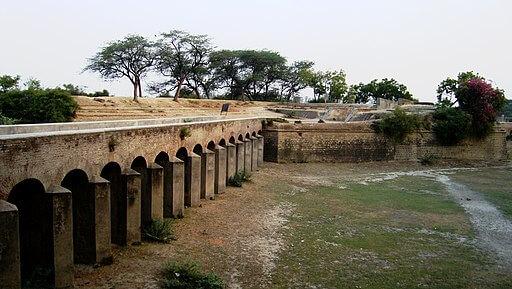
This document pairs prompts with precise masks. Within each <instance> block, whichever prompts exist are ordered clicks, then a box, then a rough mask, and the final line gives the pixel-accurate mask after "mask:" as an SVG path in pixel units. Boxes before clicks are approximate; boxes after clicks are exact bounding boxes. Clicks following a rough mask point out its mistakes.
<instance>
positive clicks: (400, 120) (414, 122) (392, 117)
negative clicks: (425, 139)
mask: <svg viewBox="0 0 512 289" xmlns="http://www.w3.org/2000/svg"><path fill="white" fill-rule="evenodd" d="M423 125H424V124H423V120H422V119H421V117H420V116H418V115H415V114H408V113H406V112H405V111H404V110H403V109H400V108H396V109H395V110H394V111H393V113H391V114H389V115H387V116H385V117H384V118H382V119H381V120H379V121H377V122H375V123H374V125H373V128H374V130H375V131H376V132H378V133H384V134H385V135H386V136H387V137H388V138H390V139H391V140H392V141H393V142H394V143H397V144H398V143H403V142H404V141H405V139H406V138H407V136H408V135H409V134H410V133H413V132H415V131H418V130H420V129H421V128H423Z"/></svg>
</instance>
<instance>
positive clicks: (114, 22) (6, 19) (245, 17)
mask: <svg viewBox="0 0 512 289" xmlns="http://www.w3.org/2000/svg"><path fill="white" fill-rule="evenodd" d="M511 13H512V1H509V0H501V1H500V0H480V1H475V0H460V1H458V0H393V1H389V0H388V1H384V0H374V1H371V0H358V1H356V0H352V1H341V0H314V1H313V0H308V1H306V0H258V1H256V0H254V1H241V0H238V1H236V0H215V1H206V0H203V1H194V0H189V1H170V0H167V1H164V0H161V1H156V0H154V1H151V0H146V1H140V0H139V1H133V0H123V1H121V0H111V1H105V0H88V1H69V0H67V1H65V0H53V1H50V0H47V1H45V0H37V1H36V0H32V1H28V0H17V1H8V0H4V1H2V3H1V5H0V27H1V28H0V29H1V39H2V41H1V43H0V75H1V74H18V75H21V76H22V77H24V78H25V79H26V78H28V77H33V78H37V79H39V80H41V82H42V83H43V85H45V86H51V87H53V86H57V85H61V84H63V83H73V84H78V85H83V86H86V87H87V89H88V90H91V91H93V90H101V89H103V88H106V89H108V90H109V91H111V92H112V93H114V94H115V95H130V94H131V87H130V85H131V84H130V83H129V81H127V80H120V81H115V82H104V81H102V80H101V79H100V77H99V76H98V75H95V74H92V73H83V74H82V73H81V71H82V69H83V67H84V66H85V65H86V60H87V58H88V57H91V56H92V55H93V54H94V53H95V52H96V51H97V50H98V48H99V47H101V46H103V45H104V44H106V43H107V42H108V41H111V40H115V39H120V38H122V37H124V36H125V35H127V34H141V35H144V36H153V35H155V34H158V33H160V32H165V31H168V30H171V29H180V30H185V31H188V32H190V33H194V34H208V35H209V36H210V37H211V38H212V40H213V43H214V44H215V46H216V47H217V48H225V49H248V48H249V49H269V50H275V51H278V52H280V53H281V54H282V55H283V56H285V57H287V58H288V60H289V61H294V60H302V59H307V60H312V61H314V62H315V63H316V68H317V69H321V70H326V69H328V70H334V69H340V68H342V69H344V70H345V71H346V73H347V78H348V82H349V83H358V82H368V81H370V80H372V79H374V78H384V77H388V78H395V79H397V80H398V81H399V82H402V83H404V84H405V85H407V86H408V87H409V90H410V91H411V92H412V93H413V94H414V96H415V97H416V98H419V99H421V100H427V101H428V100H430V101H433V100H434V99H435V89H436V87H437V84H438V83H439V82H440V81H441V80H443V79H444V78H446V77H448V76H456V75H457V73H458V72H461V71H467V70H474V71H477V72H480V73H481V74H482V75H483V76H485V77H487V78H489V79H492V80H493V81H494V82H495V83H496V85H498V86H499V87H501V88H503V89H505V91H506V95H507V97H508V98H512V74H511V73H510V70H511V68H512V15H511Z"/></svg>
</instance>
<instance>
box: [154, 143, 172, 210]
mask: <svg viewBox="0 0 512 289" xmlns="http://www.w3.org/2000/svg"><path fill="white" fill-rule="evenodd" d="M155 163H156V164H158V165H160V166H161V167H162V168H164V175H163V180H164V192H163V193H164V195H163V213H164V218H170V217H172V207H173V188H172V186H173V183H172V181H173V180H172V174H173V172H172V168H171V164H170V158H169V155H168V154H167V153H166V152H160V153H159V154H158V155H157V156H156V158H155Z"/></svg>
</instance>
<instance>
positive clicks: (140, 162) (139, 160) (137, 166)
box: [130, 156, 151, 228]
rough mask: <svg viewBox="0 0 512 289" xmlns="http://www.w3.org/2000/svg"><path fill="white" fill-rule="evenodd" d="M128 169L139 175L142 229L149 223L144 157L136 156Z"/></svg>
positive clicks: (149, 214) (148, 195)
mask: <svg viewBox="0 0 512 289" xmlns="http://www.w3.org/2000/svg"><path fill="white" fill-rule="evenodd" d="M130 167H131V168H132V169H133V170H135V171H137V172H138V173H139V174H140V221H141V225H142V227H143V228H144V227H145V226H147V225H148V224H149V223H150V222H151V195H150V194H151V190H148V164H147V162H146V159H145V158H144V157H142V156H138V157H136V158H135V159H134V160H133V162H132V165H131V166H130Z"/></svg>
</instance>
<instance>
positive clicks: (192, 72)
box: [152, 30, 212, 100]
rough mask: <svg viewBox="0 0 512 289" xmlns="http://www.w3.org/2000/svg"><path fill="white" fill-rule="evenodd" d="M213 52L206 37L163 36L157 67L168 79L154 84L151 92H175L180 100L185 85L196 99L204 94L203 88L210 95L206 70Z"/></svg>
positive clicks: (176, 33)
mask: <svg viewBox="0 0 512 289" xmlns="http://www.w3.org/2000/svg"><path fill="white" fill-rule="evenodd" d="M211 51H212V45H211V44H210V39H209V38H208V37H207V36H206V35H191V34H189V33H187V32H184V31H179V30H172V31H170V32H169V33H163V34H162V38H161V39H160V40H159V41H158V42H157V51H156V56H157V57H156V68H157V70H158V71H159V72H160V73H161V74H162V75H163V76H165V77H166V78H168V80H166V81H164V82H161V83H155V84H153V85H152V90H153V91H155V92H158V93H164V94H165V93H169V92H170V91H175V94H174V100H178V98H179V97H180V93H181V89H182V87H183V85H184V84H187V85H188V86H189V87H190V88H191V89H192V90H193V91H194V92H195V93H196V95H197V97H200V95H201V93H200V92H199V89H200V88H202V89H203V90H205V93H207V94H209V93H210V92H211V90H212V89H211V85H210V83H209V82H208V79H207V78H208V74H209V72H208V70H207V69H206V68H207V66H208V63H209V54H210V52H211Z"/></svg>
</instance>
